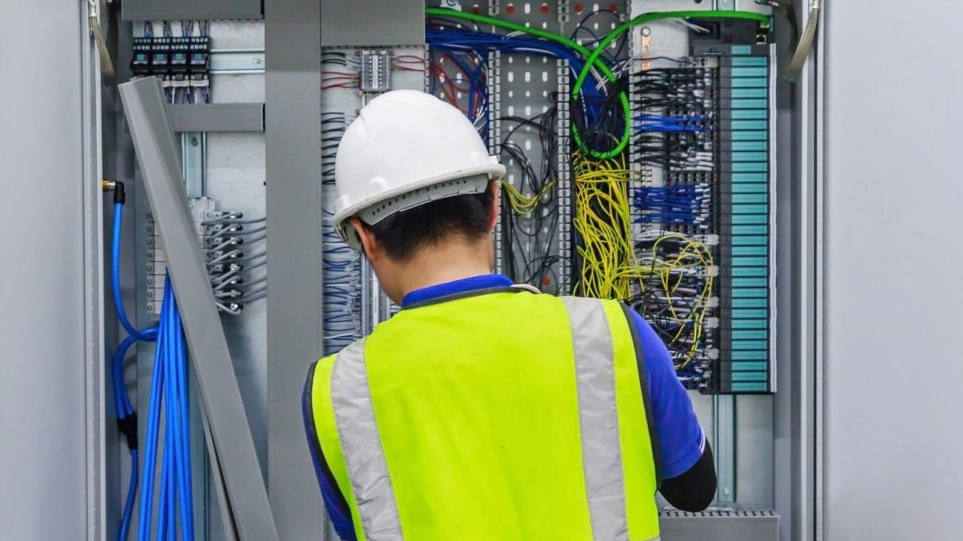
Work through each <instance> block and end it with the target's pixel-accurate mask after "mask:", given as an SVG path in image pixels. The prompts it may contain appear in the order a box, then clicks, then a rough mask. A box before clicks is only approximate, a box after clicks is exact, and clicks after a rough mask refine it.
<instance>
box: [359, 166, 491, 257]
mask: <svg viewBox="0 0 963 541" xmlns="http://www.w3.org/2000/svg"><path fill="white" fill-rule="evenodd" d="M494 198H495V189H494V184H493V183H489V185H488V189H487V190H485V192H484V193H479V194H469V195H456V196H454V197H446V198H444V199H439V200H437V201H431V202H430V203H425V204H424V205H419V206H417V207H415V208H412V209H409V210H406V211H402V212H397V213H395V214H392V215H391V216H388V217H387V218H385V219H384V220H382V221H380V222H378V223H377V224H375V225H368V224H365V223H364V222H362V223H363V224H364V228H365V229H367V230H368V231H369V232H371V233H372V235H373V236H374V239H375V241H377V242H378V244H379V245H381V246H382V247H383V248H384V250H385V253H386V254H387V255H388V257H389V258H391V259H393V260H395V261H398V262H402V263H404V262H407V261H409V260H411V259H412V258H413V257H414V256H416V255H417V254H418V253H419V252H420V251H421V250H423V249H425V248H430V247H434V246H438V245H440V244H442V243H445V242H448V241H450V240H452V239H456V238H457V239H461V240H465V241H468V242H476V241H478V240H481V239H482V238H483V237H484V236H485V235H487V234H488V232H489V224H491V217H492V201H493V200H494Z"/></svg>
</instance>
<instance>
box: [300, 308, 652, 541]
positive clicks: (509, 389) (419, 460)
mask: <svg viewBox="0 0 963 541" xmlns="http://www.w3.org/2000/svg"><path fill="white" fill-rule="evenodd" d="M637 346H638V344H637V340H636V339H635V337H634V334H633V330H632V328H631V327H630V323H629V320H628V318H627V316H626V313H625V312H624V311H623V306H622V305H620V304H619V303H617V302H614V301H603V300H597V299H582V298H573V297H561V298H559V297H553V296H549V295H536V294H533V293H530V292H527V291H521V290H519V291H506V290H505V289H500V290H496V291H491V290H489V291H482V292H480V293H478V294H475V295H470V296H465V297H455V298H451V299H448V300H443V302H437V303H435V304H427V305H422V306H418V307H416V308H409V309H405V310H402V311H401V313H399V314H398V315H396V316H395V317H394V318H393V319H391V320H390V321H387V322H385V323H382V324H381V325H379V326H378V327H377V329H375V331H374V332H373V333H372V334H371V335H370V336H368V337H367V338H366V339H362V340H359V341H358V342H355V343H354V344H352V345H350V346H348V347H347V348H345V349H344V350H342V351H341V352H340V353H338V354H337V355H335V356H331V357H326V358H324V359H321V360H320V361H318V362H317V363H316V364H315V365H314V366H313V367H312V369H311V373H310V377H311V378H312V379H311V381H309V383H308V385H309V386H310V387H309V388H310V389H311V395H310V396H311V405H310V408H311V412H312V414H313V421H314V427H315V429H316V432H317V434H318V439H319V440H320V441H319V443H320V446H321V450H322V452H323V454H324V458H325V460H326V462H327V464H328V466H329V468H330V469H331V473H332V475H333V477H334V479H335V481H336V482H337V485H338V487H339V488H340V490H341V492H342V494H344V496H345V499H346V500H347V502H348V506H349V507H350V509H351V515H352V519H353V522H354V528H355V531H356V532H357V535H358V539H359V540H366V541H402V540H407V541H442V540H444V541H473V540H479V541H509V540H525V541H530V540H531V541H541V540H545V541H565V540H572V541H588V540H593V541H644V540H651V539H657V538H658V536H659V522H658V511H657V509H656V503H655V492H656V490H657V488H658V479H657V471H656V460H655V459H654V453H653V448H654V444H653V440H652V439H651V438H650V428H649V423H648V420H647V415H646V411H647V409H646V407H647V406H648V404H646V402H647V384H646V383H645V374H644V373H642V374H640V373H639V367H643V369H644V364H643V363H641V362H640V361H639V359H640V358H641V357H639V355H638V347H637Z"/></svg>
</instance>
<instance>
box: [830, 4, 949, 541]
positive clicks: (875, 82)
mask: <svg viewBox="0 0 963 541" xmlns="http://www.w3.org/2000/svg"><path fill="white" fill-rule="evenodd" d="M826 10H827V11H826V26H825V41H826V48H825V55H826V62H825V67H824V68H823V69H824V72H823V73H824V76H825V77H824V83H825V96H824V102H825V107H824V109H823V113H822V121H823V122H824V127H825V128H824V129H825V145H826V147H825V148H826V150H825V162H824V164H823V169H822V178H821V181H822V196H823V201H824V204H825V224H824V227H823V229H824V230H825V232H826V239H825V245H824V249H823V254H822V255H823V257H824V269H823V272H824V275H823V280H824V283H825V305H824V308H823V310H822V312H823V316H824V320H823V325H822V328H821V330H822V332H823V333H824V335H823V343H824V352H823V359H824V363H825V378H824V384H825V412H824V421H825V446H824V449H823V457H824V460H825V463H824V479H825V486H824V491H823V493H822V495H821V496H822V498H823V501H822V506H821V507H822V511H823V524H822V529H823V532H822V533H823V534H824V535H823V538H824V539H826V540H827V541H846V540H850V539H927V540H932V541H949V540H952V539H959V538H960V521H959V509H960V505H961V504H963V483H961V481H963V473H961V472H960V468H959V456H960V454H961V452H963V437H961V435H960V431H959V428H958V427H959V417H960V412H961V411H963V397H961V395H960V394H959V393H958V392H955V391H953V390H952V389H951V388H950V387H941V386H940V385H941V384H944V383H945V384H951V383H953V382H957V381H959V380H960V378H961V377H963V365H961V364H960V363H959V362H957V357H956V355H957V354H956V353H955V352H954V351H953V350H952V348H951V347H950V346H951V342H952V338H953V337H954V336H956V335H957V333H959V326H960V321H961V318H960V316H959V315H958V312H957V310H958V307H959V306H960V305H961V303H963V292H961V290H960V289H959V288H958V287H955V286H954V284H953V283H952V281H955V279H956V278H955V274H956V273H955V264H956V263H958V262H959V261H960V255H959V253H958V247H959V245H960V238H959V222H958V216H959V214H960V208H961V207H963V185H961V183H960V179H959V167H958V164H957V163H956V159H957V156H958V155H959V135H958V132H959V124H958V122H959V121H961V120H963V114H961V112H960V108H959V92H958V90H957V89H958V87H959V77H960V76H959V74H958V71H957V70H956V69H955V66H957V65H958V64H959V57H958V54H957V51H956V47H955V46H954V45H955V42H956V41H957V36H958V35H959V29H958V21H959V20H960V17H963V4H960V3H959V2H946V1H942V0H920V1H918V2H913V3H912V4H907V3H904V2H896V1H894V0H888V1H874V2H871V1H868V0H863V1H854V0H848V1H842V2H841V1H832V2H827V6H826ZM857 28H865V29H871V34H870V35H866V34H865V33H862V32H859V31H854V29H857ZM930 250H933V252H932V253H931V252H930ZM928 255H929V256H931V257H927V256H928ZM934 265H935V266H934ZM944 269H945V271H948V272H950V273H951V278H950V280H951V283H950V284H948V286H949V287H937V286H938V285H939V283H940V282H939V281H938V280H939V278H938V277H939V274H938V272H934V271H940V272H944ZM933 288H935V290H934V289H933ZM927 362H930V363H932V366H925V363H927ZM817 525H818V523H817Z"/></svg>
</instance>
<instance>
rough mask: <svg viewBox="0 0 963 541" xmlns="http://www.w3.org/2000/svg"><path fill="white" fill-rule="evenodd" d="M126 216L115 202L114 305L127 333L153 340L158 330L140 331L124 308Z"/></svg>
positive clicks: (112, 256)
mask: <svg viewBox="0 0 963 541" xmlns="http://www.w3.org/2000/svg"><path fill="white" fill-rule="evenodd" d="M123 216H124V204H123V203H115V204H114V237H113V242H114V245H113V246H112V251H111V268H110V271H111V272H110V276H111V281H112V284H111V286H112V287H113V290H114V307H115V308H116V309H117V319H119V320H120V324H121V325H123V327H124V330H126V331H127V334H129V335H131V336H133V337H135V338H136V339H138V340H144V341H148V342H150V341H153V340H155V339H156V338H157V333H156V330H155V331H154V332H153V333H152V332H151V331H150V330H149V329H148V330H145V331H138V330H137V329H135V328H134V326H133V325H132V324H131V322H130V319H128V318H127V310H125V309H124V301H123V299H122V298H121V292H120V234H121V225H122V222H123Z"/></svg>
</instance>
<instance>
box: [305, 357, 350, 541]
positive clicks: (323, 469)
mask: <svg viewBox="0 0 963 541" xmlns="http://www.w3.org/2000/svg"><path fill="white" fill-rule="evenodd" d="M316 365H317V363H314V364H312V365H311V370H310V371H309V372H308V379H307V381H306V382H305V383H304V392H303V394H302V396H301V415H302V417H303V419H304V432H305V434H306V435H307V438H308V449H309V450H310V451H311V461H312V462H313V463H314V473H315V474H316V475H317V477H318V485H319V486H320V487H321V498H322V499H323V500H324V507H325V509H327V511H328V518H330V519H331V524H332V525H333V526H334V531H335V532H336V533H337V534H338V537H340V538H341V539H343V540H344V541H357V535H356V534H355V532H354V524H353V523H352V521H351V512H350V510H349V509H348V504H347V502H346V501H345V499H344V495H343V494H342V493H341V490H340V489H339V488H338V485H337V483H336V482H335V480H334V476H333V475H332V474H331V468H330V467H329V466H328V463H327V462H326V461H325V460H324V453H323V452H322V451H321V442H320V440H318V432H317V427H315V425H314V412H313V408H312V407H311V390H312V387H313V382H314V369H315V366H316Z"/></svg>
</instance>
